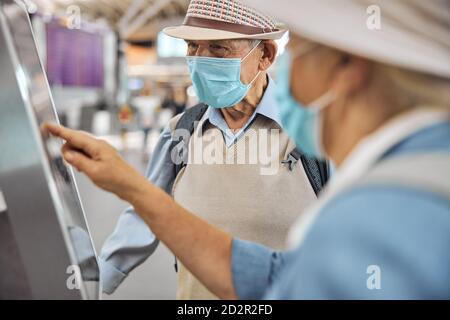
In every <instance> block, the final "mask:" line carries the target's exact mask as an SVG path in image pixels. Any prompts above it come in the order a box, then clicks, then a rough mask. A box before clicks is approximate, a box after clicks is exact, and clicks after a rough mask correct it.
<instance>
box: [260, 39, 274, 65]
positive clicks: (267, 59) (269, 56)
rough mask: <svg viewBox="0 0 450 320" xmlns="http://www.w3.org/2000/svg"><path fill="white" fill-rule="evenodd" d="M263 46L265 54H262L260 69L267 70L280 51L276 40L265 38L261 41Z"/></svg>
mask: <svg viewBox="0 0 450 320" xmlns="http://www.w3.org/2000/svg"><path fill="white" fill-rule="evenodd" d="M261 45H262V46H263V48H262V51H263V55H262V56H261V59H260V63H259V69H260V70H261V71H266V70H267V69H269V68H270V66H271V65H272V64H273V63H274V61H275V58H276V56H277V52H278V45H277V43H276V42H275V41H274V40H263V42H262V43H261Z"/></svg>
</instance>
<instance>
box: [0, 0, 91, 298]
mask: <svg viewBox="0 0 450 320" xmlns="http://www.w3.org/2000/svg"><path fill="white" fill-rule="evenodd" d="M46 121H53V122H56V121H58V118H57V114H56V111H55V107H54V104H53V100H52V97H51V93H50V88H49V85H48V82H47V78H46V75H45V72H44V71H43V68H42V64H41V62H40V60H39V56H38V54H37V49H36V44H35V41H34V36H33V33H32V29H31V24H30V20H29V17H28V13H27V12H26V10H25V8H24V6H23V4H22V2H20V1H18V0H17V1H14V0H0V299H98V298H99V292H100V289H99V268H98V264H97V260H96V253H95V249H94V246H93V244H92V240H91V237H90V234H89V229H88V226H87V223H86V219H85V215H84V212H83V208H82V205H81V202H80V198H79V194H78V190H77V187H76V184H75V180H74V175H73V172H72V169H71V168H69V167H68V166H67V165H66V164H65V163H64V161H63V160H62V158H61V154H60V147H61V141H59V140H57V139H55V138H52V137H49V136H48V134H46V133H45V132H44V131H43V130H42V129H41V127H42V124H43V123H44V122H46Z"/></svg>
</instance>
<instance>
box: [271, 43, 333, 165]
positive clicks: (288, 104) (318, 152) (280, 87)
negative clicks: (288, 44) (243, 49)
mask: <svg viewBox="0 0 450 320" xmlns="http://www.w3.org/2000/svg"><path fill="white" fill-rule="evenodd" d="M291 66H292V57H291V54H290V52H289V51H287V50H286V51H285V53H284V54H283V55H281V56H280V57H279V58H278V64H277V68H278V69H277V86H276V92H275V97H276V99H277V102H278V107H279V110H280V118H281V124H282V126H283V129H284V130H285V131H286V133H287V134H288V135H289V136H290V137H291V138H292V139H293V140H294V142H295V144H296V145H297V147H298V148H300V149H301V150H302V151H303V152H304V153H306V154H308V155H310V156H311V157H316V158H324V157H325V154H324V152H323V147H322V142H321V116H320V111H321V110H322V109H323V108H325V107H326V106H328V105H330V103H331V102H332V101H333V100H334V95H333V94H332V93H331V91H330V92H327V93H326V94H324V95H323V96H322V97H320V98H319V99H317V100H316V101H315V102H313V103H311V104H310V105H309V106H304V105H302V104H300V103H299V102H297V101H296V100H295V99H294V97H293V96H292V94H291V86H290V82H291Z"/></svg>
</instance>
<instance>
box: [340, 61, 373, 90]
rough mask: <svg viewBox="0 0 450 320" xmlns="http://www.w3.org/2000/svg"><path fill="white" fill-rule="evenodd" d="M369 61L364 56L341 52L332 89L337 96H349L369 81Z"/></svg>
mask: <svg viewBox="0 0 450 320" xmlns="http://www.w3.org/2000/svg"><path fill="white" fill-rule="evenodd" d="M370 70H371V63H370V62H369V61H368V60H367V59H364V58H360V57H357V56H353V55H349V54H343V56H342V59H341V61H340V63H339V64H338V65H337V66H336V68H335V72H336V73H335V74H336V76H335V77H334V79H333V85H332V89H333V91H334V92H335V93H336V94H337V95H338V96H347V97H348V96H350V95H352V94H353V93H355V92H357V91H359V90H360V89H362V88H363V87H364V86H366V84H367V83H368V81H369V78H370Z"/></svg>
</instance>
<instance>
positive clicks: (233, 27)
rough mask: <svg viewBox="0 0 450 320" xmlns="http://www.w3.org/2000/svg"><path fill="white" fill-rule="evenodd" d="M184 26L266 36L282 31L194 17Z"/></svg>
mask: <svg viewBox="0 0 450 320" xmlns="http://www.w3.org/2000/svg"><path fill="white" fill-rule="evenodd" d="M183 25H185V26H189V27H199V28H206V29H215V30H223V31H229V32H235V33H241V34H247V35H255V34H264V33H271V32H277V31H280V29H276V28H260V27H254V26H249V25H243V24H235V23H231V22H226V21H219V20H213V19H206V18H199V17H192V16H187V17H186V19H185V20H184V23H183Z"/></svg>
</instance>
